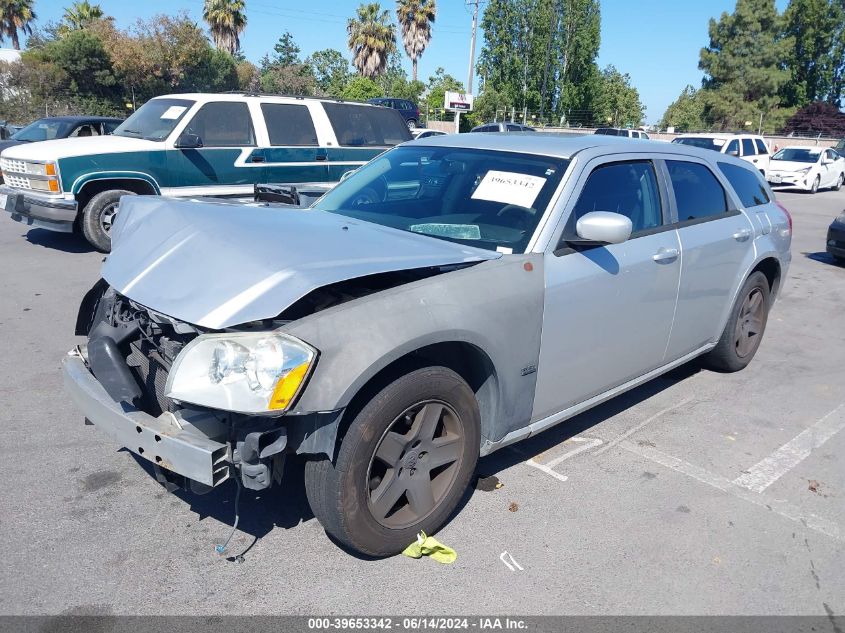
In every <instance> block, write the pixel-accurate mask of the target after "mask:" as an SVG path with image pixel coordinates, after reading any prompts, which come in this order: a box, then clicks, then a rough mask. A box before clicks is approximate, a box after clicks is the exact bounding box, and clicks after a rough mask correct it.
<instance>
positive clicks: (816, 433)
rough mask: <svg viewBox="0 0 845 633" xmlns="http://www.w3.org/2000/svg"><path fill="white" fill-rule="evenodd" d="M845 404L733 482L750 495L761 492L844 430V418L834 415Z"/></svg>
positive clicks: (844, 416) (843, 406)
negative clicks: (750, 492) (749, 491)
mask: <svg viewBox="0 0 845 633" xmlns="http://www.w3.org/2000/svg"><path fill="white" fill-rule="evenodd" d="M843 408H845V402H843V403H842V404H840V405H839V406H838V407H836V408H835V409H834V410H833V411H831V412H830V413H828V414H827V415H825V416H823V417H822V418H821V419H820V420H819V421H818V422H816V423H815V424H813V426H811V427H809V428H807V429H804V430H803V431H801V433H799V434H798V435H796V436H795V437H794V438H792V439H791V440H789V441H788V442H787V443H786V444H784V445H783V446H781V447H780V448H779V449H778V450H776V451H775V452H774V453H772V454H771V455H769V456H768V457H766V458H765V459H763V460H761V461H759V462H757V463H756V464H755V465H754V466H752V467H751V468H749V469H748V471H746V472H745V473H743V474H742V475H740V476H739V477H737V478H736V479H734V480H733V483H734V484H736V485H738V486H742V487H743V488H748V489H749V490H751V491H752V492H763V491H764V490H765V489H766V488H768V487H769V486H771V485H772V484H773V483H775V482H776V481H777V480H778V479H780V478H781V477H783V476H784V475H785V474H786V473H788V472H789V471H790V470H792V469H793V468H795V467H796V466H797V465H798V464H800V463H801V462H802V461H804V459H806V458H807V457H808V456H809V455H810V453H811V452H813V449H816V448H819V447H820V446H821V445H822V444H824V443H825V442H827V441H828V440H829V439H830V438H831V437H833V436H834V435H836V434H837V433H838V432H839V431H841V430H842V429H843V428H845V415H837V414H838V413H839V412H840V411H843ZM843 413H845V412H843Z"/></svg>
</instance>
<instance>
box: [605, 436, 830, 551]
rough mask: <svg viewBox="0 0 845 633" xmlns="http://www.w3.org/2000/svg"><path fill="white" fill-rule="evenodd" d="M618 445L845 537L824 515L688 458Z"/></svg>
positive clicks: (814, 528)
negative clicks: (754, 487)
mask: <svg viewBox="0 0 845 633" xmlns="http://www.w3.org/2000/svg"><path fill="white" fill-rule="evenodd" d="M621 447H622V448H624V449H625V450H626V451H630V452H631V453H635V454H637V455H639V456H640V457H643V458H645V459H647V460H649V461H652V462H655V463H657V464H660V465H662V466H665V467H667V468H671V469H672V470H674V471H677V472H679V473H683V474H684V475H687V476H688V477H692V478H693V479H696V480H698V481H700V482H702V483H705V484H707V485H708V486H712V487H713V488H716V489H718V490H722V491H723V492H726V493H728V494H730V495H733V496H734V497H737V498H739V499H742V500H744V501H749V502H751V503H753V504H754V505H757V506H761V507H764V508H766V509H768V510H771V511H772V512H774V513H775V514H778V515H780V516H782V517H784V518H786V519H789V520H790V521H795V522H796V523H801V524H803V525H804V526H806V527H808V528H810V529H811V530H814V531H816V532H820V533H821V534H825V535H826V536H829V537H831V538H834V539H836V540H838V541H845V535H844V534H843V531H842V528H840V527H839V525H838V524H837V523H835V522H833V521H830V520H828V519H825V518H824V517H820V516H817V515H815V514H812V513H808V512H804V511H803V510H801V509H800V508H798V507H796V506H793V505H792V504H790V503H787V502H786V501H783V500H781V499H773V498H770V497H767V496H765V495H762V494H759V493H756V492H751V491H750V490H748V489H747V488H743V487H742V486H738V485H736V484H735V483H733V482H732V481H729V480H728V479H726V478H725V477H721V476H720V475H716V474H714V473H711V472H709V471H707V470H704V469H703V468H700V467H698V466H695V465H693V464H690V463H689V462H685V461H683V460H681V459H678V458H677V457H672V456H671V455H667V454H666V453H663V452H661V451H658V450H657V449H655V448H651V447H649V446H639V445H637V444H634V443H633V442H622V444H621Z"/></svg>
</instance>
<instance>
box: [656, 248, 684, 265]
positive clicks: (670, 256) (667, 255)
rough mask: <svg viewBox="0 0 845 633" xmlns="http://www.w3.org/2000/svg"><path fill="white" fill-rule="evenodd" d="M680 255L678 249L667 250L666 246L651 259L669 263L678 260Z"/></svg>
mask: <svg viewBox="0 0 845 633" xmlns="http://www.w3.org/2000/svg"><path fill="white" fill-rule="evenodd" d="M680 254H681V253H680V251H679V250H678V249H677V248H666V247H665V246H664V247H661V249H660V250H659V251H657V252H656V253H655V254H654V255H652V256H651V258H652V259H653V260H654V261H656V262H658V263H663V262H666V263H669V262H673V261H675V260H676V259H678V255H680Z"/></svg>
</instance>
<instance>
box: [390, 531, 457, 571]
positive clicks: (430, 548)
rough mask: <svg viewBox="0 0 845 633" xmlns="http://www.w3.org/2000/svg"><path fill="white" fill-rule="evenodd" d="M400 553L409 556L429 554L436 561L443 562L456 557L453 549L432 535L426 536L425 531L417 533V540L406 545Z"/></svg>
mask: <svg viewBox="0 0 845 633" xmlns="http://www.w3.org/2000/svg"><path fill="white" fill-rule="evenodd" d="M402 553H403V554H404V555H405V556H409V557H410V558H422V557H423V556H431V557H432V558H433V559H434V560H436V561H437V562H438V563H445V564H449V563H454V562H455V560H457V558H458V553H457V552H456V551H455V550H453V549H452V548H451V547H448V546H446V545H443V543H441V542H440V541H438V540H437V539H436V538H434V537H431V536H426V535H425V532H420V533H419V534H417V540H416V541H414V542H413V543H411V544H410V545H408V547H406V548H405V550H404V551H403V552H402Z"/></svg>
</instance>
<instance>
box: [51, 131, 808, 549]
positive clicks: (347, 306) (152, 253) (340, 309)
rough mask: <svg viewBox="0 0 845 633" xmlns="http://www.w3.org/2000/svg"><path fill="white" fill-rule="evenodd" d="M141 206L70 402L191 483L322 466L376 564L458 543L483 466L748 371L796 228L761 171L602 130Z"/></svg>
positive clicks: (132, 204) (102, 290)
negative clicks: (276, 199) (659, 390)
mask: <svg viewBox="0 0 845 633" xmlns="http://www.w3.org/2000/svg"><path fill="white" fill-rule="evenodd" d="M576 155H577V161H576V160H573V158H574V157H575V156H576ZM121 207H122V210H121V213H120V214H119V215H118V218H117V221H116V223H115V226H114V228H113V233H112V235H113V239H114V243H115V248H114V250H113V252H112V254H111V255H110V256H109V257H108V258H107V259H106V261H105V264H104V265H103V269H102V279H101V280H100V281H98V282H97V284H96V285H95V286H94V287H93V288H92V289H91V291H90V292H89V293H88V294H87V295H86V296H85V298H84V299H83V301H82V305H81V307H80V312H79V317H78V319H77V328H78V329H77V330H76V333H77V334H79V335H86V336H87V337H88V342H87V345H86V346H82V347H80V348H76V349H74V350H72V351H71V352H70V353H69V354H68V355H67V356H66V357H65V359H64V361H63V366H64V376H65V383H66V385H67V389H68V390H69V393H70V396H71V399H72V400H73V401H74V402H75V403H76V405H77V406H78V407H79V409H80V410H81V412H82V413H83V415H84V416H85V418H86V419H88V420H90V421H91V422H93V424H94V425H96V426H98V427H99V428H100V429H101V430H102V431H103V432H105V433H106V434H109V435H111V436H112V437H113V438H114V439H115V440H116V442H117V444H119V445H122V446H125V447H126V448H127V449H129V450H130V451H131V452H133V453H134V454H135V455H136V456H137V457H138V458H140V459H145V460H148V461H149V462H150V463H151V464H152V465H153V467H154V468H155V470H156V472H157V477H159V478H160V479H161V480H162V481H167V482H169V483H170V484H173V485H188V486H190V487H191V488H193V489H194V490H198V491H207V490H208V489H209V487H214V486H218V485H220V484H221V483H223V482H224V481H226V480H227V479H230V478H234V479H235V480H236V481H237V482H238V485H239V486H244V487H246V488H249V489H256V490H257V489H263V488H266V487H268V486H270V485H272V484H274V482H278V481H279V479H280V478H281V476H282V464H283V462H284V455H285V454H289V453H297V454H300V455H306V456H308V457H309V459H308V461H307V462H306V463H305V486H306V490H307V494H308V499H309V502H310V504H311V508H312V510H313V512H314V514H315V516H316V517H317V518H318V519H319V520H320V522H321V523H322V524H323V526H324V527H325V529H326V530H327V531H328V532H329V533H330V534H331V535H332V536H334V537H335V538H336V539H338V540H339V541H340V542H342V543H344V544H345V545H347V546H349V547H350V548H353V549H355V550H357V551H360V552H363V553H365V554H369V555H376V556H381V555H388V554H394V553H396V552H399V551H401V550H402V549H403V548H405V547H406V546H407V545H408V543H411V542H412V541H413V540H414V539H415V538H416V535H417V534H418V533H419V532H420V531H425V532H426V533H427V534H431V533H432V532H435V531H436V530H437V529H438V528H439V527H440V526H442V525H443V523H444V522H445V521H446V520H447V519H448V518H449V516H450V515H451V513H452V512H453V511H454V509H455V508H456V507H457V504H458V502H459V501H460V499H461V497H462V495H463V493H464V490H465V488H466V487H467V485H468V483H469V482H470V479H471V477H472V475H473V471H474V469H475V465H476V461H477V460H478V458H479V456H480V455H487V454H488V453H491V452H493V451H495V450H497V449H500V448H502V447H504V446H507V445H509V444H512V443H514V442H517V441H519V440H522V439H525V438H526V437H529V436H531V435H534V434H536V433H539V432H540V431H542V430H544V429H547V428H549V427H551V426H553V425H555V424H558V423H560V422H562V421H564V420H566V419H568V418H570V417H572V416H574V415H576V414H577V413H580V412H581V411H584V410H585V409H588V408H590V407H592V406H594V405H596V404H598V403H600V402H603V401H604V400H607V399H609V398H612V397H613V396H615V395H617V394H620V393H622V392H624V391H626V390H628V389H632V388H634V387H636V386H637V385H640V384H642V383H644V382H646V381H648V380H650V379H652V378H654V377H655V376H658V375H660V374H662V373H663V372H666V371H668V370H670V369H672V368H674V367H677V366H679V365H681V364H683V363H686V362H687V361H689V360H691V359H693V358H696V357H699V356H700V357H703V359H704V362H705V363H706V364H707V365H709V366H710V367H714V368H718V369H719V370H722V371H738V370H741V369H743V368H744V367H745V366H746V365H748V363H749V362H750V361H751V359H752V358H753V357H754V354H755V352H756V351H757V349H758V347H759V345H760V341H761V339H762V337H763V332H764V330H765V327H766V320H767V317H768V313H769V310H770V308H771V306H772V303H773V302H774V299H775V297H776V296H777V294H778V290H779V288H780V287H781V282H782V280H783V278H784V277H785V275H786V274H787V269H788V267H789V263H790V250H789V249H790V241H791V229H792V225H791V219H790V217H789V214H788V213H787V212H786V211H785V209H784V208H783V207H781V206H780V205H778V204H777V203H775V201H774V198H773V196H772V193H771V190H770V189H769V187H768V185H767V184H766V183H765V181H764V180H763V179H762V178H761V176H760V174H759V172H757V171H756V170H754V169H753V168H751V167H750V166H749V165H748V164H747V163H745V162H743V161H741V160H737V159H735V158H733V157H730V156H724V155H719V154H716V153H715V152H708V151H702V150H698V149H696V148H692V147H685V146H682V145H670V144H669V143H666V144H663V145H660V146H657V145H649V146H643V147H640V148H638V149H637V152H636V154H631V145H630V144H629V142H628V141H620V140H618V139H616V138H611V137H602V136H595V135H589V136H581V137H572V138H562V137H554V136H547V135H540V134H537V135H492V134H491V135H475V136H469V135H448V136H438V137H433V138H428V139H425V140H421V141H414V142H412V143H406V144H403V145H401V146H399V147H396V148H394V149H392V150H389V151H387V152H385V153H384V154H382V155H381V156H379V157H378V158H376V159H374V160H373V161H371V162H369V163H368V164H367V165H365V166H363V167H361V168H359V169H358V170H357V171H356V172H355V173H353V174H352V175H351V176H349V177H347V178H345V179H344V180H343V181H342V182H340V183H339V184H338V185H337V186H335V187H334V188H333V189H332V190H330V191H329V192H328V193H327V194H326V195H324V196H323V197H322V198H320V200H319V201H318V202H317V203H316V204H315V205H314V206H313V207H312V208H310V209H307V210H301V209H273V208H270V207H261V208H257V207H255V206H244V207H243V208H241V209H239V211H238V212H237V213H233V212H232V210H231V205H226V204H224V203H216V202H213V201H188V200H162V199H155V198H150V197H134V198H133V197H126V198H124V199H123V200H122V201H121ZM265 498H267V499H270V498H272V497H265Z"/></svg>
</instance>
